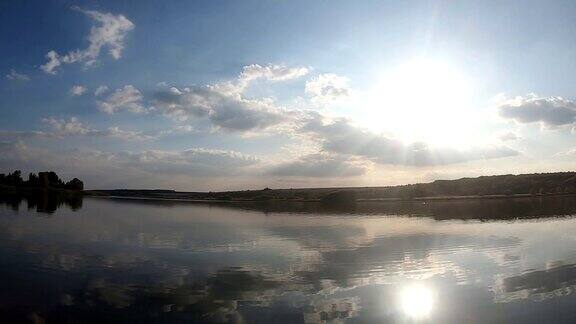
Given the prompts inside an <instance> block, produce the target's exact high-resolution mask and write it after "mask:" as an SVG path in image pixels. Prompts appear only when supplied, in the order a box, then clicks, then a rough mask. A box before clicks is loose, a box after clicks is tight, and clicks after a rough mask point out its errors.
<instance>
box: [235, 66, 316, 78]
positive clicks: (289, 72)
mask: <svg viewBox="0 0 576 324" xmlns="http://www.w3.org/2000/svg"><path fill="white" fill-rule="evenodd" d="M308 72H309V70H308V68H306V67H286V66H283V65H275V64H268V65H266V66H261V65H258V64H251V65H247V66H245V67H244V68H243V70H242V73H240V76H239V80H241V81H243V82H246V81H251V80H256V79H259V78H264V79H266V80H270V81H287V80H292V79H297V78H300V77H302V76H305V75H306V74H308Z"/></svg>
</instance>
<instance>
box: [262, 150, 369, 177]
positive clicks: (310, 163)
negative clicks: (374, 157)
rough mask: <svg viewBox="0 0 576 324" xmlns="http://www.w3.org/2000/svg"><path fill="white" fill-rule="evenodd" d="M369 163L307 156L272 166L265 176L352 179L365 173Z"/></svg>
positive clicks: (317, 154)
mask: <svg viewBox="0 0 576 324" xmlns="http://www.w3.org/2000/svg"><path fill="white" fill-rule="evenodd" d="M369 167H370V165H369V163H367V162H366V161H362V160H359V159H353V158H349V157H345V156H342V155H337V154H327V153H316V154H309V155H305V156H302V157H299V158H298V159H296V160H294V161H289V162H284V163H280V164H277V165H274V166H272V167H271V168H270V170H268V172H267V173H266V174H268V175H273V176H282V177H311V178H325V177H352V176H360V175H363V174H365V173H366V171H367V170H368V168H369Z"/></svg>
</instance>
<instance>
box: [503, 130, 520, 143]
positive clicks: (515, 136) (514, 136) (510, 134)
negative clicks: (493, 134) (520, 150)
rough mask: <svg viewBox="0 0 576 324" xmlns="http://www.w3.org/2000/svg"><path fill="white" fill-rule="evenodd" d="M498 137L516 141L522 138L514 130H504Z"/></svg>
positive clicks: (504, 140) (506, 140)
mask: <svg viewBox="0 0 576 324" xmlns="http://www.w3.org/2000/svg"><path fill="white" fill-rule="evenodd" d="M498 139H499V140H501V141H502V142H508V141H516V140H519V139H520V136H518V134H516V133H514V132H503V133H500V134H499V135H498Z"/></svg>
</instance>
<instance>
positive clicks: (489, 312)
mask: <svg viewBox="0 0 576 324" xmlns="http://www.w3.org/2000/svg"><path fill="white" fill-rule="evenodd" d="M3 202H4V204H0V322H3V323H13V322H26V321H28V322H36V323H42V322H52V323H69V322H72V323H76V322H95V323H104V322H122V323H127V322H137V323H142V322H186V323H278V324H280V323H396V322H407V323H413V322H419V321H421V322H433V323H476V322H477V323H507V322H513V321H514V322H516V323H542V322H544V321H549V322H554V323H561V322H566V323H570V322H572V323H573V322H575V321H576V312H575V311H574V309H576V308H575V307H576V267H575V266H574V264H576V219H575V218H573V217H571V215H572V214H576V201H575V200H574V198H562V199H548V200H513V201H512V200H509V201H507V200H501V201H482V202H457V203H456V202H450V203H448V202H445V203H434V204H430V203H429V204H421V203H415V204H404V205H398V204H396V205H394V204H359V205H357V206H349V207H346V208H341V209H331V208H327V207H322V206H315V205H311V204H302V205H275V204H268V205H242V206H237V207H234V206H229V205H202V204H187V203H171V202H151V201H130V200H114V199H84V200H83V201H80V202H79V201H72V202H65V203H61V204H59V203H48V202H45V201H32V202H26V201H19V200H18V199H4V201H3ZM28 207H29V208H28ZM517 217H523V218H524V219H522V220H515V219H516V218H517Z"/></svg>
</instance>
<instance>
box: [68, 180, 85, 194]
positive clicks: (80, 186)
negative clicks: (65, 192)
mask: <svg viewBox="0 0 576 324" xmlns="http://www.w3.org/2000/svg"><path fill="white" fill-rule="evenodd" d="M66 189H70V190H77V191H82V190H84V183H83V182H82V181H80V179H78V178H74V179H72V180H70V181H68V182H67V183H66Z"/></svg>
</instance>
